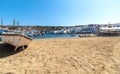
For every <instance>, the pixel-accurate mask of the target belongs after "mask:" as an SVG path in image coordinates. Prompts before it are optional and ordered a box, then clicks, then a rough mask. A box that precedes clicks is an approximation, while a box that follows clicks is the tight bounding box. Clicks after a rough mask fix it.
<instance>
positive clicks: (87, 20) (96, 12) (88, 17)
mask: <svg viewBox="0 0 120 74" xmlns="http://www.w3.org/2000/svg"><path fill="white" fill-rule="evenodd" d="M0 18H3V19H4V24H12V20H13V19H16V20H18V21H19V22H20V24H23V25H80V24H92V23H93V24H95V23H97V24H102V23H108V22H109V21H110V22H111V23H120V0H0Z"/></svg>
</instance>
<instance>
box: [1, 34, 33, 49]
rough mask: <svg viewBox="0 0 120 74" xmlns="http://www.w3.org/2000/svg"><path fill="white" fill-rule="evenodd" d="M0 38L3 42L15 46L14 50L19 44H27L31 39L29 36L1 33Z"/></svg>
mask: <svg viewBox="0 0 120 74" xmlns="http://www.w3.org/2000/svg"><path fill="white" fill-rule="evenodd" d="M1 39H2V41H3V42H5V43H8V44H10V45H13V46H15V50H16V49H17V48H18V47H20V46H27V45H28V44H29V43H30V42H31V41H32V39H31V38H29V37H27V36H23V35H19V34H2V35H1Z"/></svg>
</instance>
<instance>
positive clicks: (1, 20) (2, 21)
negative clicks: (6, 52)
mask: <svg viewBox="0 0 120 74" xmlns="http://www.w3.org/2000/svg"><path fill="white" fill-rule="evenodd" d="M1 26H3V18H1Z"/></svg>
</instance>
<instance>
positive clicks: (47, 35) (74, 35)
mask: <svg viewBox="0 0 120 74" xmlns="http://www.w3.org/2000/svg"><path fill="white" fill-rule="evenodd" d="M76 36H77V34H44V35H42V36H36V37H33V38H34V39H40V38H64V37H76Z"/></svg>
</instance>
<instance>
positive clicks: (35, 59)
mask: <svg viewBox="0 0 120 74" xmlns="http://www.w3.org/2000/svg"><path fill="white" fill-rule="evenodd" d="M5 54H6V53H5V52H4V53H0V55H1V56H0V74H120V37H90V38H68V39H67V38H61V39H39V40H33V41H32V42H31V43H30V45H29V46H28V48H27V49H26V50H24V51H21V52H19V53H15V54H13V55H7V56H6V55H5Z"/></svg>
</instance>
